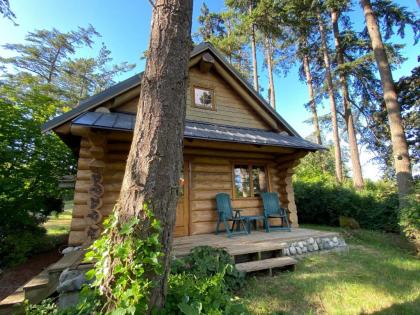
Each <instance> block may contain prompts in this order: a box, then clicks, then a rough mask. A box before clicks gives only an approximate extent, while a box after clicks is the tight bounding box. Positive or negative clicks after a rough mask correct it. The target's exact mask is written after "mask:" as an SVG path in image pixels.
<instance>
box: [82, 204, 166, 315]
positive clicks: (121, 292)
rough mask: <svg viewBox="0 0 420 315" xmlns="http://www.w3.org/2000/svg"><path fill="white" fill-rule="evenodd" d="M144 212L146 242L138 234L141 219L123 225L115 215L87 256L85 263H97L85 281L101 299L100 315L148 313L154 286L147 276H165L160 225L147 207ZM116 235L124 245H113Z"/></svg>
mask: <svg viewBox="0 0 420 315" xmlns="http://www.w3.org/2000/svg"><path fill="white" fill-rule="evenodd" d="M114 210H115V209H114ZM143 212H144V219H145V220H147V222H148V226H149V230H148V231H147V232H148V233H147V235H148V236H147V237H146V238H139V237H138V234H137V233H136V227H137V225H138V224H139V223H140V219H139V218H137V217H133V218H130V219H129V220H128V221H126V222H124V223H120V222H119V221H118V216H117V215H116V211H113V215H111V216H110V217H109V218H108V219H107V220H105V221H104V223H103V224H104V227H105V230H104V232H103V233H102V235H101V237H100V238H99V239H97V240H96V241H95V242H94V243H93V244H92V245H91V246H90V248H89V251H88V252H87V253H86V255H85V261H86V262H91V263H94V268H93V269H92V270H90V271H88V272H87V273H86V278H87V279H88V280H91V281H92V283H91V284H90V285H89V288H87V289H90V290H92V289H93V290H94V291H95V292H96V294H97V295H99V298H102V301H103V303H102V305H101V309H100V310H98V311H99V312H100V313H102V312H104V311H106V312H107V313H110V314H121V315H123V314H143V313H145V312H146V311H147V310H148V299H149V294H150V290H151V288H152V287H153V286H154V283H153V282H152V281H151V280H150V279H148V277H147V274H149V275H150V273H154V274H162V272H163V268H162V264H161V262H160V258H161V257H162V256H163V253H162V251H161V244H160V233H161V225H160V222H159V221H158V220H157V219H156V218H155V217H154V215H153V213H152V211H151V210H150V209H149V208H148V206H147V205H146V204H145V205H144V206H143ZM116 234H117V235H119V236H120V239H121V240H122V241H121V242H120V243H118V244H113V242H112V237H113V235H114V236H115V235H116ZM110 262H112V274H111V273H110V265H111V264H110ZM110 276H111V277H112V281H109V282H108V283H110V286H111V287H110V288H109V287H108V290H106V291H105V290H104V288H103V287H101V286H102V284H103V283H104V282H106V281H105V280H107V279H108V278H107V277H110ZM110 301H112V302H110Z"/></svg>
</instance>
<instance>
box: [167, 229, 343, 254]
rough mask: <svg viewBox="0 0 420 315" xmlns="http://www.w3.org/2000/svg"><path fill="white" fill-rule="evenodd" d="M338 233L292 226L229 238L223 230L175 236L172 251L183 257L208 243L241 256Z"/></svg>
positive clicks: (279, 248)
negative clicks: (213, 232)
mask: <svg viewBox="0 0 420 315" xmlns="http://www.w3.org/2000/svg"><path fill="white" fill-rule="evenodd" d="M337 235H338V234H337V233H334V232H326V231H318V230H312V229H303V228H292V231H291V232H287V231H272V232H270V233H266V232H264V231H252V233H251V234H248V235H237V236H233V237H232V238H228V237H227V234H226V233H224V232H221V233H220V234H219V235H216V234H200V235H191V236H184V237H178V238H175V239H174V244H173V251H172V252H173V254H174V255H175V256H176V257H182V256H185V255H187V254H188V253H189V252H190V251H191V249H192V248H194V247H197V246H203V245H207V246H212V247H217V248H224V249H225V250H226V251H227V252H228V253H229V254H231V255H232V256H239V255H244V254H254V253H263V252H269V251H278V250H281V249H283V248H285V247H286V243H288V242H295V241H300V240H304V239H308V238H310V237H313V238H318V237H334V236H337Z"/></svg>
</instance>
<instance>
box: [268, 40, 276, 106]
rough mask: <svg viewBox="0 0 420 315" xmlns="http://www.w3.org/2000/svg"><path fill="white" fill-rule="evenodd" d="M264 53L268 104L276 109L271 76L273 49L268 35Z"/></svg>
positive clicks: (272, 77)
mask: <svg viewBox="0 0 420 315" xmlns="http://www.w3.org/2000/svg"><path fill="white" fill-rule="evenodd" d="M265 54H266V59H267V69H268V81H269V89H270V105H271V107H273V108H274V109H276V93H275V91H274V76H273V49H272V43H271V41H270V39H269V38H268V37H266V38H265Z"/></svg>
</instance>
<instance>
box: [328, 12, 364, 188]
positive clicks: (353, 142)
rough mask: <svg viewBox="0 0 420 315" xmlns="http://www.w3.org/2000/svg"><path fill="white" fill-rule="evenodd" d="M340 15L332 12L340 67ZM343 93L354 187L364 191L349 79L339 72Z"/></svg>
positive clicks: (341, 52) (341, 58) (342, 62)
mask: <svg viewBox="0 0 420 315" xmlns="http://www.w3.org/2000/svg"><path fill="white" fill-rule="evenodd" d="M338 17H339V13H338V11H337V10H335V9H333V10H332V11H331V20H332V26H333V32H334V44H335V51H336V55H337V64H338V65H339V66H340V65H342V64H344V56H343V50H342V47H341V41H340V32H339V30H338ZM339 77H340V85H341V93H342V95H343V107H344V120H345V121H346V126H347V133H348V136H349V146H350V158H351V165H352V170H353V185H354V187H355V188H356V189H358V190H359V189H362V188H363V186H364V182H363V176H362V166H361V165H360V156H359V150H358V146H357V138H356V129H355V128H354V122H353V114H352V111H351V107H350V98H349V91H348V85H347V78H346V75H345V74H344V73H343V72H341V71H340V72H339Z"/></svg>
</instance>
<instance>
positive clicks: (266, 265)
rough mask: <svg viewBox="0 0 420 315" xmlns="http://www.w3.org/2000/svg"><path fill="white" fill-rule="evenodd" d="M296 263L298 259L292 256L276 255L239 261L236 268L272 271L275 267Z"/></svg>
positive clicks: (249, 270) (248, 270)
mask: <svg viewBox="0 0 420 315" xmlns="http://www.w3.org/2000/svg"><path fill="white" fill-rule="evenodd" d="M296 264H297V260H296V259H293V258H291V257H276V258H269V259H262V260H255V261H249V262H244V263H239V264H236V269H238V270H239V271H242V272H246V273H248V272H254V271H260V270H269V271H270V273H271V270H272V269H274V268H282V267H289V266H290V267H291V266H294V265H296Z"/></svg>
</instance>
